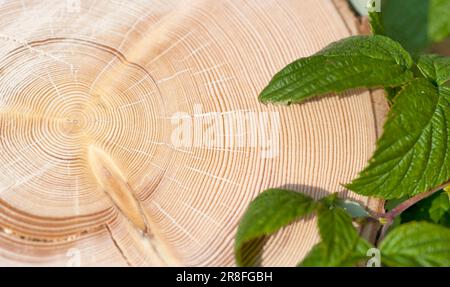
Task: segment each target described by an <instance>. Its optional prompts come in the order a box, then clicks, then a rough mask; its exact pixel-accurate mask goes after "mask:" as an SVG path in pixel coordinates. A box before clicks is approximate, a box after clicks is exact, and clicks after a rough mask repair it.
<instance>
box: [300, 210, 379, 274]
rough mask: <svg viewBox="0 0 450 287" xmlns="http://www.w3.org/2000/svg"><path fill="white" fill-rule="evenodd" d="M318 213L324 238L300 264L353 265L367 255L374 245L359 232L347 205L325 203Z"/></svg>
mask: <svg viewBox="0 0 450 287" xmlns="http://www.w3.org/2000/svg"><path fill="white" fill-rule="evenodd" d="M318 215H319V220H318V225H319V232H320V236H321V238H322V241H321V242H320V243H319V244H317V245H316V246H315V247H314V248H313V249H312V250H311V251H310V253H309V254H308V255H307V256H306V257H305V259H304V260H303V261H302V262H301V263H300V264H299V265H298V266H303V267H304V266H354V265H356V264H358V263H359V262H361V261H362V260H363V259H365V258H366V253H367V251H368V250H369V249H370V248H371V247H372V246H371V245H370V244H369V243H368V242H367V241H365V240H364V239H362V238H361V237H360V236H359V234H358V232H357V231H356V229H355V228H354V227H353V224H352V218H351V217H350V215H349V214H348V213H347V212H346V211H345V210H344V209H342V208H340V207H334V208H328V207H326V206H325V205H323V206H322V207H320V208H319V214H318Z"/></svg>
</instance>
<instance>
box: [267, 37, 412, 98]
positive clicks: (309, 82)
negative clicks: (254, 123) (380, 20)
mask: <svg viewBox="0 0 450 287" xmlns="http://www.w3.org/2000/svg"><path fill="white" fill-rule="evenodd" d="M412 65H413V61H412V59H411V56H410V55H409V54H408V53H407V52H406V51H405V50H404V49H403V48H402V47H401V46H400V45H399V44H398V43H396V42H394V41H392V40H390V39H389V38H387V37H383V36H354V37H350V38H347V39H344V40H341V41H339V42H335V43H332V44H331V45H329V46H327V47H326V48H325V49H323V50H322V51H320V52H319V53H317V54H316V55H314V56H311V57H308V58H303V59H300V60H297V61H295V62H293V63H291V64H290V65H288V66H287V67H286V68H284V69H283V70H282V71H281V72H279V73H278V74H276V75H275V76H274V78H273V79H272V81H271V82H270V84H269V85H268V86H267V88H265V89H264V90H263V91H262V92H261V94H260V96H259V99H260V101H261V102H263V103H282V104H290V103H299V102H302V101H305V100H307V99H308V98H310V97H312V96H316V95H323V94H327V93H332V92H342V91H345V90H348V89H352V88H360V87H366V88H372V87H384V86H392V87H395V86H399V85H402V84H404V83H406V82H408V81H409V80H411V78H412V76H413V74H412V72H411V71H410V68H411V66H412Z"/></svg>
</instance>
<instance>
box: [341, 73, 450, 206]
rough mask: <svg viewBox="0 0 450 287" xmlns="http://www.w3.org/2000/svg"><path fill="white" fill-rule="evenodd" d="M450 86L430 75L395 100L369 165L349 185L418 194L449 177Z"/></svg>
mask: <svg viewBox="0 0 450 287" xmlns="http://www.w3.org/2000/svg"><path fill="white" fill-rule="evenodd" d="M449 106H450V88H448V87H445V86H442V87H436V86H434V85H433V84H432V83H430V82H429V81H428V80H426V79H417V80H414V81H412V82H411V83H409V84H408V85H406V86H405V87H404V88H403V90H402V91H400V92H399V94H398V95H397V96H396V97H395V99H394V104H393V106H392V110H391V112H390V113H389V116H388V119H387V122H386V124H385V126H384V133H383V135H382V136H381V138H380V139H379V141H378V143H377V149H376V151H375V153H374V155H373V157H372V159H371V160H370V161H369V164H368V166H367V167H366V168H365V169H364V170H363V171H362V172H361V173H360V175H359V177H358V178H357V179H355V180H354V181H353V182H352V183H350V184H348V185H347V188H349V189H350V190H353V191H355V192H357V193H359V194H363V195H371V196H376V197H383V198H385V199H393V198H400V197H402V196H413V195H416V194H419V193H422V192H425V191H428V190H431V189H432V188H435V187H436V186H439V185H441V184H443V183H445V182H446V181H448V180H449V178H450V124H449V119H450V109H449Z"/></svg>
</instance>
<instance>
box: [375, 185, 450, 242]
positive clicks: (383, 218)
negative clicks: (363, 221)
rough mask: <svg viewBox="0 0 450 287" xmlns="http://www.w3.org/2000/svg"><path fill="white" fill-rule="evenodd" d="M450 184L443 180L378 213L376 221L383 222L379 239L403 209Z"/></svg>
mask: <svg viewBox="0 0 450 287" xmlns="http://www.w3.org/2000/svg"><path fill="white" fill-rule="evenodd" d="M449 185H450V181H447V182H445V183H444V184H441V185H439V186H437V187H435V188H433V189H431V190H430V191H427V192H423V193H419V194H417V195H415V196H413V197H411V198H409V199H407V200H405V201H404V202H402V203H400V204H399V205H397V206H396V207H395V208H393V209H392V210H391V211H389V212H387V213H384V214H381V215H378V216H377V217H378V221H380V222H381V223H382V224H383V227H382V229H381V234H380V239H382V238H384V236H385V235H386V232H387V230H388V229H389V227H390V226H391V225H392V223H393V222H394V219H395V218H396V217H397V216H399V215H400V214H402V213H403V212H404V211H405V210H407V209H408V208H410V207H411V206H413V205H414V204H416V203H418V202H419V201H421V200H423V199H425V198H427V197H429V196H431V195H432V194H434V193H435V192H437V191H439V190H441V189H444V188H446V187H447V186H449Z"/></svg>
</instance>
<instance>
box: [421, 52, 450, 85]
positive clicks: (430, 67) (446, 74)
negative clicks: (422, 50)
mask: <svg viewBox="0 0 450 287" xmlns="http://www.w3.org/2000/svg"><path fill="white" fill-rule="evenodd" d="M417 67H418V68H419V70H420V72H421V73H422V74H423V75H424V76H425V77H426V78H427V79H429V80H431V81H433V82H435V83H436V85H445V84H446V83H447V82H449V80H450V58H449V57H441V56H438V55H423V56H421V57H420V58H419V62H418V63H417Z"/></svg>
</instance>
